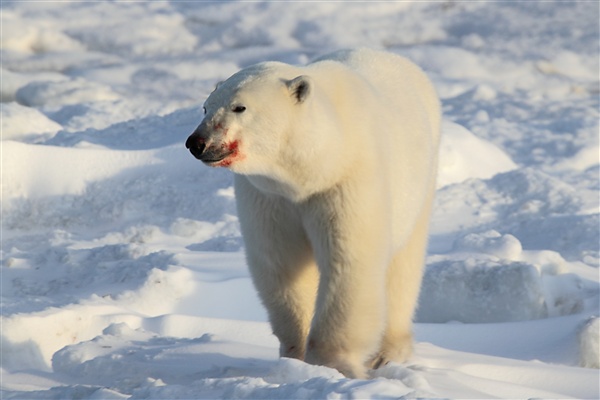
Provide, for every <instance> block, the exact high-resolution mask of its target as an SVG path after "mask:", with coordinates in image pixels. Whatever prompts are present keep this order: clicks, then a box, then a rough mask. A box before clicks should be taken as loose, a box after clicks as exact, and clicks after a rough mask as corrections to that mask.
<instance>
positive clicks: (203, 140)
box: [185, 123, 238, 166]
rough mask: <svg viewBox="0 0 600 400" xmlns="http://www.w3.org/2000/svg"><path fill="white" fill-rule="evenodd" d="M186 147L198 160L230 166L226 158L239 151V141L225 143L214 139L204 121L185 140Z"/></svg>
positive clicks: (208, 163) (214, 164) (211, 164)
mask: <svg viewBox="0 0 600 400" xmlns="http://www.w3.org/2000/svg"><path fill="white" fill-rule="evenodd" d="M185 147H187V148H188V149H189V150H190V153H192V155H193V156H194V157H196V158H197V159H198V160H200V161H202V162H203V163H205V164H207V165H210V166H229V163H225V162H224V161H225V159H227V158H228V157H230V156H232V155H234V154H235V153H236V152H237V149H238V145H237V142H233V143H229V144H227V143H224V142H216V141H215V140H213V138H212V135H211V134H210V133H209V132H208V129H207V128H206V126H205V124H204V123H202V124H200V126H198V128H196V130H195V131H194V133H192V134H191V135H190V136H189V137H188V138H187V140H186V142H185Z"/></svg>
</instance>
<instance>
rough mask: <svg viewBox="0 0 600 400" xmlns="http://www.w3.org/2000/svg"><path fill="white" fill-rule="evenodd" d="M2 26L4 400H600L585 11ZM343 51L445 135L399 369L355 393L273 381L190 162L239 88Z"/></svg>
mask: <svg viewBox="0 0 600 400" xmlns="http://www.w3.org/2000/svg"><path fill="white" fill-rule="evenodd" d="M0 11H1V17H0V18H1V23H2V25H1V29H2V32H1V33H2V43H1V50H0V51H1V56H2V65H1V68H0V74H1V79H2V85H1V90H0V95H1V101H2V103H1V104H0V107H1V108H0V115H1V133H2V140H1V141H0V152H1V166H2V171H1V178H2V226H1V254H0V257H1V260H2V265H1V299H2V317H1V318H2V320H1V330H2V335H1V342H0V343H1V361H2V365H1V369H0V389H1V392H0V395H1V396H2V398H7V399H10V398H13V399H36V398H39V399H48V398H56V399H65V398H89V399H126V398H146V399H166V398H169V399H177V398H181V399H190V398H198V399H214V398H252V399H255V398H297V399H313V398H402V397H404V398H415V397H429V398H431V397H444V398H590V399H592V398H599V397H600V393H599V386H600V376H599V370H598V368H599V365H600V355H599V344H598V343H599V336H600V324H599V320H600V317H599V314H600V306H599V301H600V278H599V268H600V228H599V227H600V215H599V211H600V210H599V198H600V179H599V172H600V170H599V168H600V162H599V158H600V154H599V153H600V151H599V149H600V147H599V144H600V143H599V136H598V130H599V127H598V110H599V101H598V93H599V85H600V84H599V80H598V72H599V68H600V67H599V57H598V37H599V24H598V20H597V16H598V13H599V11H600V10H599V5H598V3H597V2H585V1H583V2H570V3H569V2H450V1H448V2H371V3H366V2H365V3H360V2H359V3H342V2H320V3H314V2H313V3H310V2H308V3H306V2H238V1H224V2H179V1H151V2H150V1H146V2H22V1H3V2H2V4H1V5H0ZM356 46H370V47H375V48H384V49H387V50H389V51H392V52H395V53H398V54H401V55H404V56H407V57H409V58H411V59H413V60H414V61H416V62H417V63H419V64H420V65H422V66H423V68H424V69H425V70H426V72H427V73H428V74H429V75H430V76H431V78H432V80H433V81H434V84H435V86H436V88H437V90H438V92H439V94H440V96H441V97H442V104H443V109H444V117H445V121H444V124H443V131H444V132H443V134H444V135H443V140H442V147H441V152H440V157H441V159H440V173H439V179H438V191H437V198H436V204H435V211H434V215H433V219H432V223H431V239H430V246H429V255H428V259H427V270H426V273H425V277H424V281H423V287H422V292H421V299H420V307H419V309H418V312H417V316H416V321H417V323H416V325H415V339H416V344H415V355H414V356H413V357H412V358H411V359H410V360H409V361H408V362H407V363H405V364H390V365H387V366H385V367H383V368H381V369H379V370H376V371H372V372H371V377H370V379H367V380H352V379H347V378H345V377H343V376H342V375H341V374H340V373H339V372H337V371H336V370H333V369H330V368H327V367H322V366H312V365H308V364H305V363H303V362H301V361H298V360H291V359H285V358H283V359H279V358H278V342H277V340H276V338H275V337H274V336H273V335H272V334H271V331H270V327H269V325H268V323H267V317H266V312H265V310H264V309H263V307H262V306H261V304H260V301H259V300H258V298H257V296H256V293H255V291H254V288H253V286H252V283H251V281H250V277H249V273H248V270H247V266H246V263H245V259H244V255H243V242H242V238H241V235H240V231H239V226H238V222H237V217H236V210H235V198H234V193H233V188H232V176H231V175H230V174H229V173H228V172H227V171H224V170H220V169H209V168H207V167H204V166H202V165H201V164H200V163H199V162H197V160H195V159H194V158H193V157H191V156H190V155H189V154H188V153H187V151H186V149H185V147H184V145H183V144H184V141H185V139H186V137H187V136H188V135H189V134H190V133H191V132H192V131H193V129H194V128H195V127H196V126H197V124H198V123H199V122H200V120H201V118H202V116H201V106H202V102H203V100H204V99H205V98H206V96H207V95H208V94H209V93H210V92H211V91H212V89H213V88H214V85H215V83H216V82H218V81H220V80H223V79H226V78H227V77H228V76H229V75H231V74H232V73H234V72H235V71H237V70H238V69H240V68H243V67H245V66H248V65H250V64H253V63H255V62H259V61H264V60H279V61H283V62H288V63H305V62H307V61H309V60H310V59H312V58H314V57H317V56H318V55H320V54H323V53H325V52H327V51H330V50H334V49H338V48H341V47H356Z"/></svg>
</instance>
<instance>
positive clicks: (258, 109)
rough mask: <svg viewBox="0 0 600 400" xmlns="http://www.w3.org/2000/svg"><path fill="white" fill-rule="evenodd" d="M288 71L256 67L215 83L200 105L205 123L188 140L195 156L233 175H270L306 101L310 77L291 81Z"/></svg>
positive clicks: (276, 65) (282, 66)
mask: <svg viewBox="0 0 600 400" xmlns="http://www.w3.org/2000/svg"><path fill="white" fill-rule="evenodd" d="M291 69H292V68H291V67H290V66H287V65H285V64H279V63H263V64H258V65H255V66H253V67H249V68H247V69H244V70H242V71H240V72H238V73H236V74H235V75H233V76H232V77H230V78H229V79H227V80H226V81H225V82H222V83H220V84H219V85H217V87H216V89H215V90H214V91H213V92H212V93H211V94H210V96H209V97H208V98H207V100H206V102H205V103H204V113H205V116H204V119H203V120H202V122H201V123H200V125H199V126H198V128H196V130H195V131H194V133H192V135H190V137H189V138H188V140H187V141H186V147H187V148H188V149H189V150H190V152H191V153H192V154H193V155H194V157H196V158H197V159H199V160H201V161H202V162H204V163H205V164H206V165H209V166H212V167H227V168H229V169H231V170H233V171H234V172H237V173H242V174H261V173H268V171H266V170H265V169H268V166H269V165H273V164H274V163H276V162H277V161H278V160H279V158H280V157H281V152H280V150H281V147H282V146H284V145H286V144H289V143H290V140H291V139H292V138H291V136H293V134H294V132H293V130H294V129H293V125H294V124H295V123H297V120H298V118H297V116H298V114H301V113H302V109H303V106H304V103H306V102H307V100H308V98H309V97H310V92H311V86H312V85H311V79H310V78H309V77H308V76H304V75H298V76H294V77H291V78H290V76H291V75H293V72H292V71H291Z"/></svg>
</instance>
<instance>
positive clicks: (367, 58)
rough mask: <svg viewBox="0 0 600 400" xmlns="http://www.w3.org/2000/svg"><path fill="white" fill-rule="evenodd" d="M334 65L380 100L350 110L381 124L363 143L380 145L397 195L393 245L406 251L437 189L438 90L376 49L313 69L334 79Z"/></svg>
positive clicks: (407, 64) (339, 56)
mask: <svg viewBox="0 0 600 400" xmlns="http://www.w3.org/2000/svg"><path fill="white" fill-rule="evenodd" d="M332 61H333V62H337V63H341V64H343V65H345V66H346V67H347V68H349V69H350V70H352V71H353V72H354V73H356V74H357V75H359V76H360V77H361V78H362V79H364V80H365V81H366V82H367V83H368V85H367V86H368V88H367V89H366V90H364V89H363V90H362V91H361V92H362V93H363V94H362V95H363V97H364V98H365V101H366V99H367V98H369V97H370V98H372V99H375V100H374V101H375V105H373V104H368V105H367V106H366V107H364V110H360V111H359V110H347V111H346V112H347V113H359V112H362V113H363V114H364V113H367V115H363V117H362V118H363V119H365V120H377V122H376V124H375V126H376V127H377V128H376V129H370V130H369V129H365V130H366V131H368V134H367V136H368V137H367V138H365V137H363V138H362V140H363V141H364V140H370V141H371V140H373V141H375V142H376V146H375V148H376V151H377V152H378V158H379V161H380V163H381V164H380V165H381V169H380V171H381V174H383V175H384V178H385V179H386V183H385V184H386V185H388V186H389V188H390V192H391V193H390V196H391V203H392V204H391V208H392V209H391V210H390V214H391V218H392V219H393V220H394V221H396V223H394V224H393V227H392V230H393V232H392V238H393V239H392V241H393V243H394V245H395V247H397V248H399V247H402V245H403V244H404V243H405V241H406V239H407V237H408V235H409V233H410V232H411V231H412V229H413V226H414V224H415V222H416V218H417V217H418V215H419V210H420V209H421V208H422V207H423V206H425V204H426V203H427V202H428V201H429V200H430V197H431V195H432V192H433V187H434V186H435V178H436V174H437V153H438V146H439V135H440V120H441V115H440V104H439V100H438V97H437V95H436V92H435V89H434V88H433V85H432V84H431V82H430V81H429V79H428V78H427V76H426V75H425V74H424V73H423V71H422V70H421V69H420V68H419V67H418V66H417V65H415V64H413V63H412V62H411V61H409V60H407V59H405V58H403V57H401V56H398V55H394V54H390V53H387V52H380V51H376V50H371V49H358V50H341V51H338V52H335V53H332V54H330V55H327V56H325V57H323V58H320V59H317V60H315V61H314V63H313V64H309V66H308V67H309V68H310V67H314V69H315V70H316V71H318V70H320V69H323V73H324V75H325V76H329V75H330V74H331V72H330V71H327V70H328V68H327V67H325V65H326V64H327V63H328V62H332ZM319 64H323V66H319ZM365 92H371V93H372V96H369V95H367V94H366V93H365ZM363 133H364V132H363ZM407 188H410V190H407Z"/></svg>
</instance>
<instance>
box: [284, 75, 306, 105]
mask: <svg viewBox="0 0 600 400" xmlns="http://www.w3.org/2000/svg"><path fill="white" fill-rule="evenodd" d="M286 85H287V87H288V90H289V91H290V94H291V95H292V96H293V97H294V99H296V101H297V102H298V103H302V102H303V101H304V100H306V98H307V97H308V95H309V94H310V89H311V87H310V86H311V82H310V78H309V77H308V76H306V75H300V76H297V77H295V78H294V79H292V80H290V81H287V82H286Z"/></svg>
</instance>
